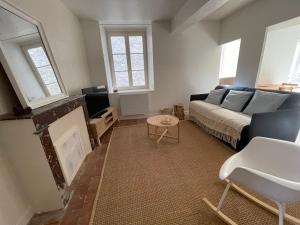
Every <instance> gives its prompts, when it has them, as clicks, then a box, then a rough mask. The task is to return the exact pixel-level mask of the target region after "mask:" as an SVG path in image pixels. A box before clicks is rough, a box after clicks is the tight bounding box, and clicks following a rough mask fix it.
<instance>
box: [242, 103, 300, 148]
mask: <svg viewBox="0 0 300 225" xmlns="http://www.w3.org/2000/svg"><path fill="white" fill-rule="evenodd" d="M299 129H300V108H295V109H290V110H278V111H275V112H267V113H257V114H253V116H252V119H251V123H250V126H249V128H248V141H250V140H251V139H252V138H254V137H257V136H261V137H268V138H274V139H280V140H286V141H291V142H294V141H295V140H296V138H297V135H298V132H299Z"/></svg>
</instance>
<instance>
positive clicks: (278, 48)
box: [256, 17, 300, 92]
mask: <svg viewBox="0 0 300 225" xmlns="http://www.w3.org/2000/svg"><path fill="white" fill-rule="evenodd" d="M256 82H257V83H256V87H258V88H264V89H273V90H282V91H293V92H299V91H300V18H299V17H298V18H294V19H291V20H288V21H285V22H282V23H279V24H276V25H272V26H270V27H268V28H267V31H266V37H265V43H264V49H263V52H262V58H261V63H260V68H259V71H258V77H257V81H256Z"/></svg>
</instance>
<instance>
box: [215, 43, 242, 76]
mask: <svg viewBox="0 0 300 225" xmlns="http://www.w3.org/2000/svg"><path fill="white" fill-rule="evenodd" d="M234 41H239V42H240V46H239V52H238V55H237V62H236V69H235V73H234V74H232V75H231V76H230V75H228V76H223V64H224V58H225V45H226V44H229V43H231V42H234ZM241 42H242V39H241V38H238V39H235V40H233V41H229V42H227V43H224V44H222V45H221V48H222V49H221V60H220V68H219V79H226V78H235V77H236V72H237V67H238V63H239V55H240V49H241Z"/></svg>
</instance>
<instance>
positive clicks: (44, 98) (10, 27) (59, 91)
mask: <svg viewBox="0 0 300 225" xmlns="http://www.w3.org/2000/svg"><path fill="white" fill-rule="evenodd" d="M0 3H1V4H0V49H1V54H0V59H1V63H2V65H3V67H4V69H5V70H6V73H7V75H8V77H9V80H10V82H11V83H12V86H13V87H14V90H15V92H16V94H17V96H18V98H19V100H20V102H21V104H22V106H23V107H24V108H25V107H31V108H32V109H34V108H38V107H40V106H43V105H46V104H49V103H51V102H54V101H57V100H59V99H62V98H65V97H67V94H66V91H65V88H64V86H63V83H62V81H61V78H60V76H59V72H58V69H57V66H56V64H55V61H54V58H53V56H52V54H51V50H50V48H49V45H48V43H47V40H46V37H45V35H44V32H43V30H42V26H41V24H40V23H39V22H37V21H36V20H35V19H33V18H31V17H30V16H28V15H26V14H24V13H23V12H20V11H19V10H17V9H15V8H14V7H12V6H10V5H6V4H5V3H2V2H1V1H0Z"/></svg>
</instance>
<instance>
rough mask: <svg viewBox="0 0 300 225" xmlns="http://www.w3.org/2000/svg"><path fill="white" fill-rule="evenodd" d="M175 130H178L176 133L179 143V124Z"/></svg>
mask: <svg viewBox="0 0 300 225" xmlns="http://www.w3.org/2000/svg"><path fill="white" fill-rule="evenodd" d="M177 128H178V132H177V134H178V136H177V137H178V143H179V123H178V124H177Z"/></svg>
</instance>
